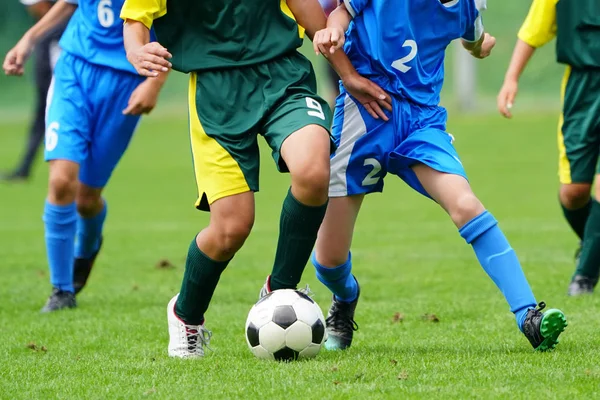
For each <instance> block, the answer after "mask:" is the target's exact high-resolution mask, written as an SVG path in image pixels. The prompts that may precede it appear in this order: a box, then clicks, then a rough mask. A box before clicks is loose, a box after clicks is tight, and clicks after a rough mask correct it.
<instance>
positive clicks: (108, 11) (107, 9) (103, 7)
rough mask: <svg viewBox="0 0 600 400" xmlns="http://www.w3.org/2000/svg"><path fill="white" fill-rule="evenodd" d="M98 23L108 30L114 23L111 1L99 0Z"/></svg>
mask: <svg viewBox="0 0 600 400" xmlns="http://www.w3.org/2000/svg"><path fill="white" fill-rule="evenodd" d="M98 22H100V25H102V26H103V27H105V28H110V27H111V26H112V25H113V24H114V23H115V13H114V11H113V9H112V0H100V2H99V3H98Z"/></svg>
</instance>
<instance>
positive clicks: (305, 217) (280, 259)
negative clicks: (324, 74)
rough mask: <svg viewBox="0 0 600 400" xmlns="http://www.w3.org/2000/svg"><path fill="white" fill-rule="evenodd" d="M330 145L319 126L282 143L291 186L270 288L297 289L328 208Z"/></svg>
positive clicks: (305, 129) (327, 137)
mask: <svg viewBox="0 0 600 400" xmlns="http://www.w3.org/2000/svg"><path fill="white" fill-rule="evenodd" d="M305 107H306V103H305ZM330 146H331V141H330V138H329V132H328V131H327V130H326V129H325V128H323V127H322V126H319V125H308V126H305V127H303V128H300V129H299V130H297V131H295V132H294V133H292V134H291V135H290V136H289V137H287V138H286V139H285V140H284V142H283V144H282V145H281V148H280V154H281V160H282V161H283V162H284V163H285V165H286V167H287V169H288V170H289V171H290V175H291V188H290V190H289V191H288V193H287V196H286V197H285V199H284V201H283V206H282V209H281V215H280V221H279V238H278V241H277V250H276V252H275V261H274V265H273V270H272V272H271V276H270V278H269V280H268V284H267V286H268V290H269V291H270V290H277V289H290V288H291V289H295V288H296V287H297V285H298V283H299V282H300V279H301V278H302V273H303V272H304V268H305V267H306V263H307V262H308V260H309V258H310V253H311V252H312V249H313V247H314V244H315V241H316V239H317V232H318V230H319V226H320V225H321V222H322V221H323V217H324V216H325V211H326V209H327V200H328V195H327V188H328V184H329V153H330Z"/></svg>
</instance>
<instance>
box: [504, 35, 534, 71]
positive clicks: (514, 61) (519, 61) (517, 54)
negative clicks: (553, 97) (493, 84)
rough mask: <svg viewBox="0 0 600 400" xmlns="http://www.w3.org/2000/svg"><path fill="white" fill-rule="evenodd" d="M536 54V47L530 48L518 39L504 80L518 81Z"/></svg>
mask: <svg viewBox="0 0 600 400" xmlns="http://www.w3.org/2000/svg"><path fill="white" fill-rule="evenodd" d="M534 52H535V47H533V46H530V45H529V44H527V43H525V42H524V41H523V40H521V39H517V44H516V45H515V50H514V51H513V55H512V57H511V59H510V64H509V66H508V70H507V71H506V75H505V77H504V79H505V80H512V81H518V80H519V77H520V76H521V74H522V73H523V70H524V69H525V67H526V66H527V63H528V62H529V59H530V58H531V56H532V55H533V53H534Z"/></svg>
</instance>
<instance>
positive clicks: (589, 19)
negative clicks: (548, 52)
mask: <svg viewBox="0 0 600 400" xmlns="http://www.w3.org/2000/svg"><path fill="white" fill-rule="evenodd" d="M556 54H557V60H558V62H560V63H564V64H568V65H570V66H572V67H574V68H579V69H588V68H600V0H559V1H558V3H557V4H556Z"/></svg>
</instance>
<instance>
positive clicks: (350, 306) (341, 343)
mask: <svg viewBox="0 0 600 400" xmlns="http://www.w3.org/2000/svg"><path fill="white" fill-rule="evenodd" d="M354 279H356V278H354ZM356 284H357V285H358V282H357V283H356ZM359 297H360V286H359V287H358V293H357V294H356V300H354V301H353V302H352V303H344V302H341V301H339V300H337V299H336V298H335V296H333V302H332V303H331V308H329V313H328V314H327V319H326V320H325V322H326V325H327V341H325V348H326V349H327V350H344V349H347V348H348V347H350V345H351V344H352V337H353V336H354V331H356V330H358V324H357V323H356V322H355V321H354V312H355V311H356V305H357V304H358V298H359Z"/></svg>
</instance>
